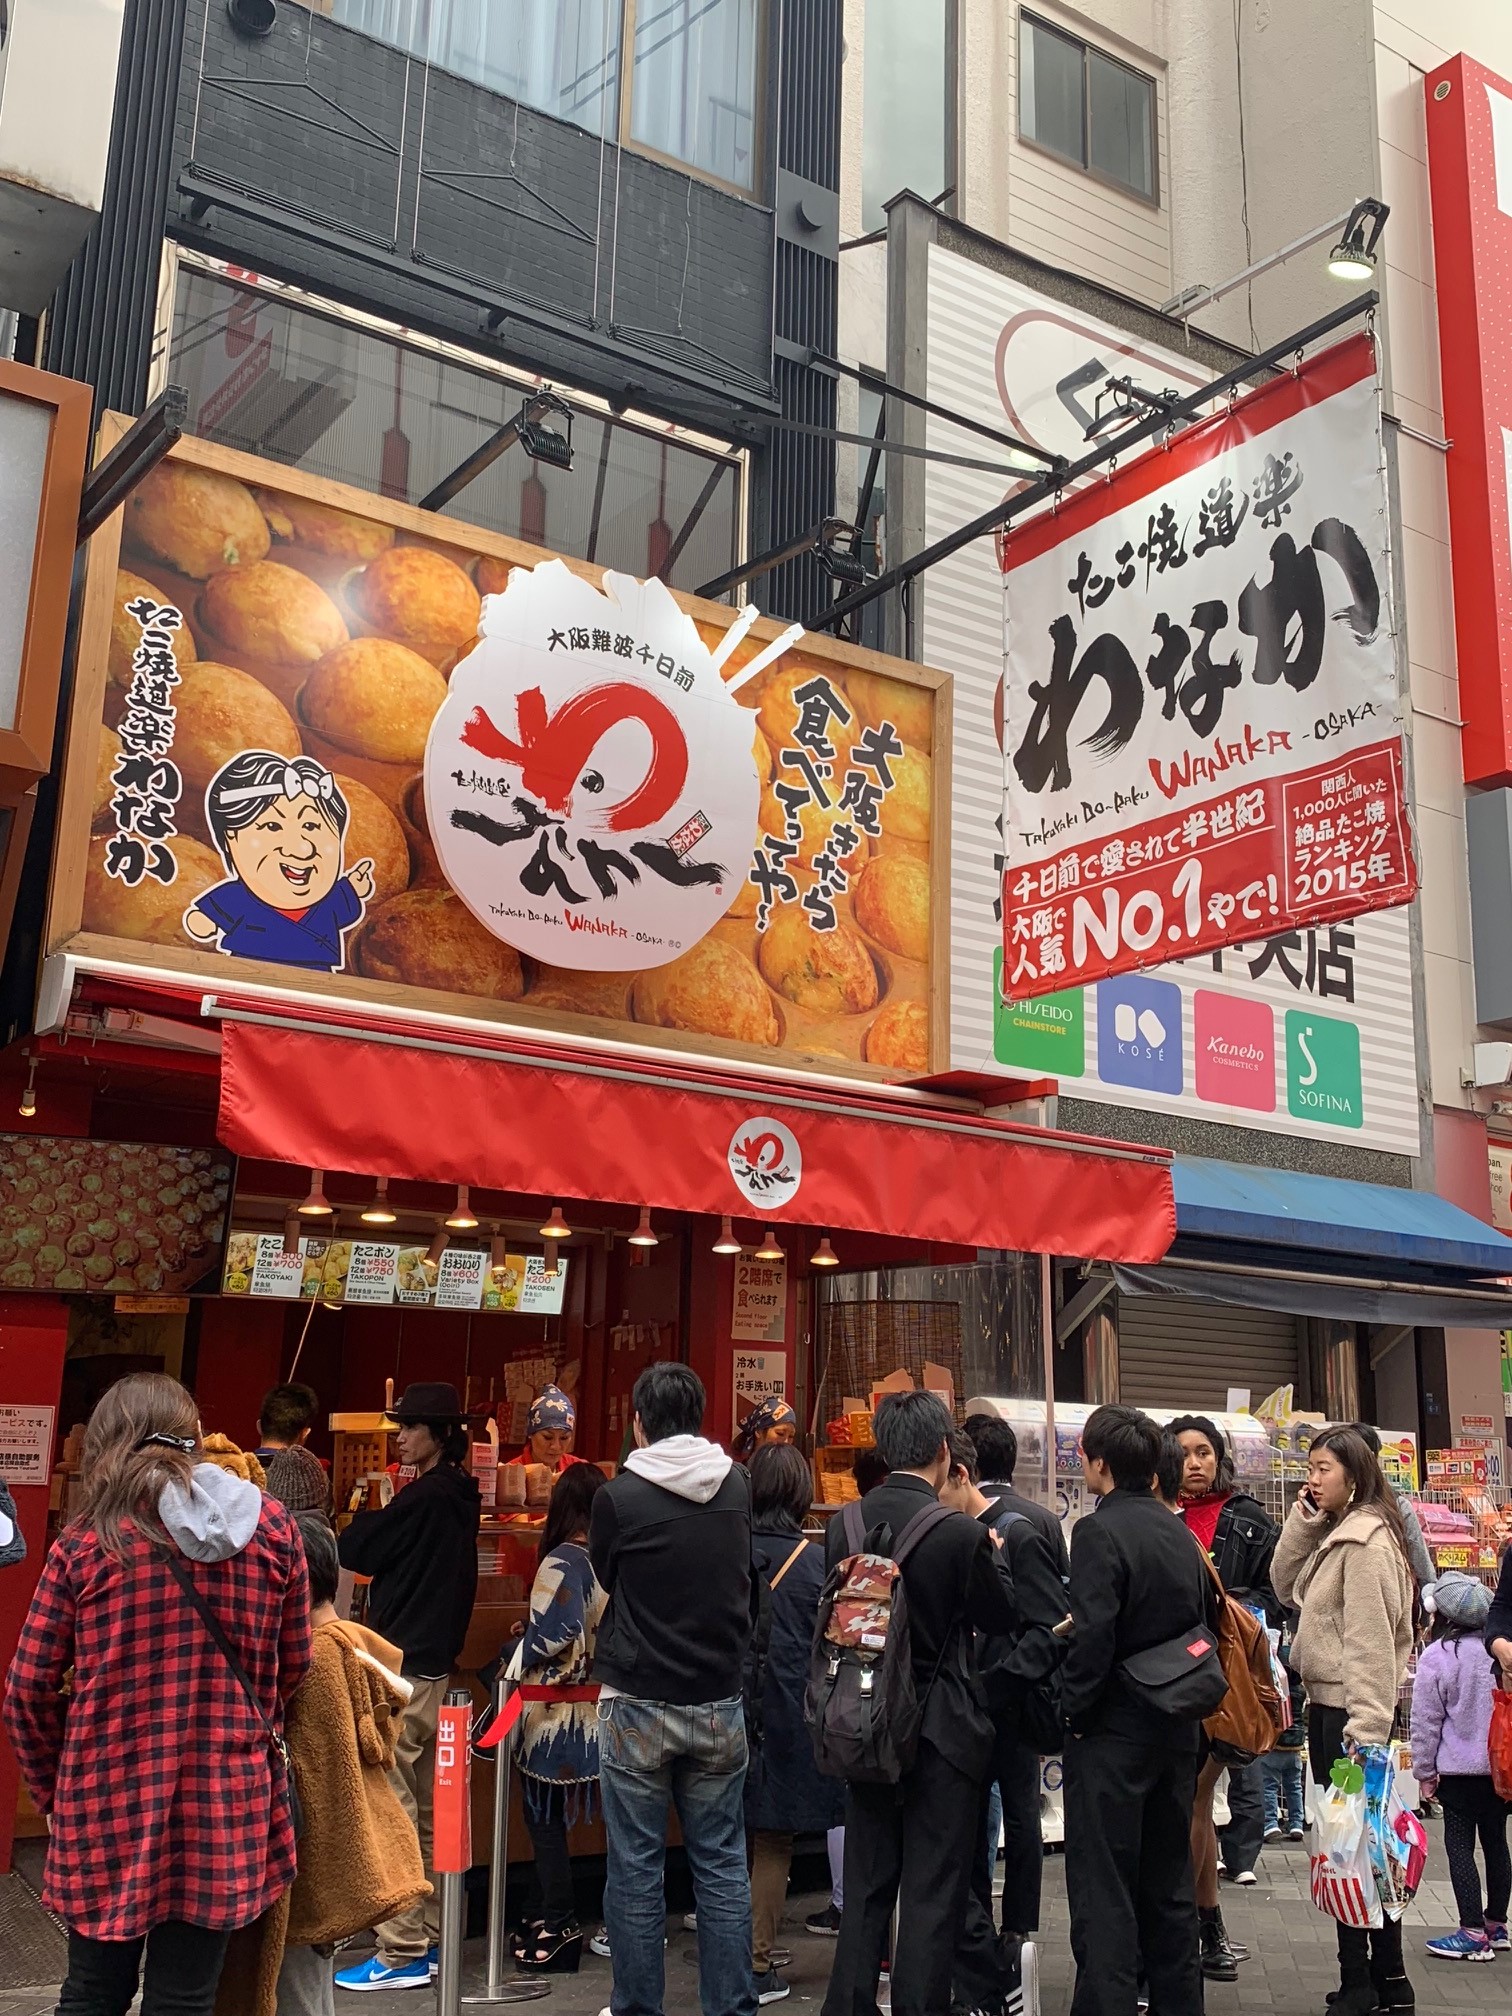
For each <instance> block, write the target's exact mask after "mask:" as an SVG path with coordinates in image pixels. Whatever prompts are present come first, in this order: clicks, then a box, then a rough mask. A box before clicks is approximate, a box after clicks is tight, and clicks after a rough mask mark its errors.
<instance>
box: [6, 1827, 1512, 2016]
mask: <svg viewBox="0 0 1512 2016" xmlns="http://www.w3.org/2000/svg"><path fill="white" fill-rule="evenodd" d="M1429 1832H1430V1836H1431V1837H1432V1854H1431V1857H1430V1861H1429V1871H1428V1880H1427V1881H1426V1882H1425V1883H1424V1885H1423V1888H1422V1890H1421V1891H1420V1892H1419V1894H1418V1897H1417V1899H1416V1900H1415V1902H1414V1903H1413V1904H1412V1906H1411V1907H1410V1908H1409V1911H1408V1914H1407V1921H1406V1929H1407V1962H1408V1967H1409V1970H1410V1972H1411V1974H1412V1978H1413V1982H1414V1984H1415V1986H1416V1989H1417V1999H1418V2007H1419V2008H1420V2009H1428V2010H1478V2009H1487V2010H1490V2009H1494V2010H1496V2011H1497V2012H1498V2016H1505V2011H1506V2010H1507V2008H1508V2006H1509V2002H1512V1954H1504V1955H1502V1956H1500V1957H1499V1958H1498V1959H1497V1960H1496V1961H1495V1963H1494V1964H1492V1965H1490V1966H1476V1965H1466V1964H1463V1963H1451V1962H1448V1961H1443V1960H1430V1959H1429V1958H1428V1957H1427V1955H1426V1954H1425V1953H1424V1952H1423V1950H1422V1947H1423V1940H1424V1939H1425V1938H1427V1937H1429V1936H1430V1935H1431V1934H1433V1933H1435V1932H1440V1931H1446V1930H1448V1929H1449V1928H1451V1927H1452V1926H1453V1925H1454V1924H1455V1922H1456V1917H1455V1910H1454V1897H1453V1893H1452V1892H1451V1890H1450V1888H1449V1882H1448V1873H1447V1870H1446V1867H1445V1864H1444V1859H1443V1853H1442V1848H1441V1846H1440V1839H1439V1827H1438V1824H1437V1823H1433V1824H1432V1825H1431V1826H1430V1829H1429ZM1259 1876H1260V1880H1259V1882H1258V1883H1256V1884H1255V1885H1254V1886H1253V1887H1252V1888H1247V1889H1239V1888H1236V1887H1235V1886H1233V1885H1230V1884H1225V1885H1224V1891H1223V1909H1224V1917H1225V1919H1226V1921H1227V1923H1228V1926H1229V1929H1230V1931H1231V1932H1232V1933H1233V1934H1234V1936H1235V1937H1236V1938H1237V1939H1240V1940H1242V1941H1243V1942H1244V1943H1245V1944H1246V1945H1248V1946H1249V1947H1250V1948H1251V1949H1252V1953H1253V1958H1251V1959H1250V1960H1249V1961H1247V1962H1246V1963H1245V1965H1244V1966H1242V1967H1241V1968H1240V1970H1239V1980H1238V1982H1237V1984H1236V1985H1234V1986H1232V1987H1228V1986H1223V1985H1213V1984H1210V1985H1209V1987H1208V1990H1207V2010H1208V2012H1209V2016H1247V2012H1249V2011H1251V2010H1261V2009H1264V2010H1274V2011H1275V2012H1277V2016H1326V2009H1325V2004H1324V1999H1323V1998H1324V1996H1325V1994H1326V1993H1327V1991H1328V1989H1329V1988H1331V1987H1332V1986H1334V1985H1335V1982H1336V1981H1337V1978H1338V1977H1337V1970H1336V1967H1335V1964H1334V1937H1333V1930H1334V1928H1333V1926H1332V1924H1331V1923H1330V1922H1329V1921H1328V1920H1326V1919H1325V1918H1323V1917H1322V1916H1321V1915H1320V1914H1319V1913H1318V1912H1317V1911H1315V1910H1314V1909H1313V1907H1312V1904H1311V1903H1310V1901H1309V1899H1308V1895H1307V1855H1306V1851H1305V1848H1303V1847H1301V1846H1297V1847H1293V1846H1290V1845H1283V1846H1281V1847H1279V1848H1277V1847H1270V1848H1267V1850H1266V1851H1265V1854H1264V1856H1263V1858H1262V1860H1261V1864H1260V1870H1259ZM825 1901H826V1899H825V1897H824V1896H823V1895H822V1894H819V1893H815V1894H812V1895H805V1896H799V1895H797V1894H796V1893H795V1894H794V1895H791V1896H790V1897H789V1899H788V1905H787V1913H786V1917H785V1920H784V1924H783V1931H782V1942H783V1944H785V1945H786V1946H787V1947H788V1948H789V1949H790V1950H791V1952H792V1956H793V1957H792V1962H791V1964H790V1965H788V1966H786V1967H785V1968H784V1969H783V1973H784V1975H785V1976H786V1978H787V1979H788V1980H789V1981H790V1982H791V1984H792V1990H793V1992H792V1995H791V1996H790V1997H789V1999H788V2001H787V2002H786V2003H784V2004H781V2005H773V2007H774V2009H775V2008H776V2007H778V2006H780V2007H782V2008H784V2009H787V2010H790V2011H792V2016H815V2012H816V2011H817V2009H818V2006H819V2004H820V2002H821V2001H822V2000H823V1998H824V1990H825V1985H826V1982H827V1981H828V1978H829V1969H830V1963H831V1961H832V1959H833V1957H834V1951H835V1948H834V1942H833V1940H828V1939H813V1938H810V1937H809V1936H808V1935H807V1934H806V1933H805V1932H804V1930H803V1920H804V1918H805V1917H806V1916H807V1914H808V1913H809V1912H811V1911H816V1910H818V1909H820V1908H821V1906H822V1905H823V1904H824V1903H825ZM1043 1915H1044V1921H1045V1922H1044V1925H1043V1927H1042V1930H1041V1933H1040V1940H1039V1948H1040V1955H1041V2016H1067V2011H1068V2010H1069V2008H1070V2004H1071V1987H1072V1976H1073V1971H1074V1970H1073V1968H1072V1965H1071V1955H1070V1950H1069V1946H1068V1943H1067V1942H1068V1929H1067V1913H1066V1884H1065V1862H1064V1860H1063V1858H1062V1857H1061V1856H1060V1855H1058V1854H1054V1855H1050V1856H1048V1857H1047V1858H1046V1863H1045V1909H1044V1914H1043ZM667 1929H668V1934H669V1941H670V1943H669V1945H668V1949H667V1993H666V2010H667V2016H698V2010H699V2004H698V1974H697V1959H696V1940H695V1936H694V1935H693V1934H692V1933H690V1932H686V1931H684V1930H683V1925H682V1917H681V1915H680V1914H678V1915H675V1916H673V1917H671V1918H670V1919H669V1920H668V1928H667ZM361 1950H362V1949H361V1948H359V1947H354V1948H353V1949H351V1952H350V1953H349V1954H347V1955H343V1958H344V1959H355V1958H357V1957H360V1953H361ZM484 1960H485V1956H484V1952H483V1945H482V1942H481V1941H480V1940H473V1941H470V1942H469V1943H468V1946H467V1950H466V1958H465V1968H464V1982H463V1994H464V1996H466V1995H469V1994H474V1993H478V1992H479V1991H481V1989H482V1987H483V1985H484V1979H485V1966H484ZM0 1980H3V1960H0ZM609 1987H610V1969H609V1963H608V1961H606V1960H597V1959H594V1958H592V1957H591V1956H589V1955H588V1954H587V1953H585V1954H584V1956H583V1967H582V1972H581V1973H579V1974H577V1975H576V1976H572V1975H557V1976H553V1977H552V1979H551V1994H550V1996H549V1997H548V1998H547V1999H545V2000H544V2001H542V2002H541V2003H539V2004H538V2005H534V2006H537V2007H538V2008H539V2010H540V2016H598V2012H599V2011H600V2010H602V2009H605V2008H607V2006H608V2002H609ZM55 1995H56V1991H55V1990H48V1989H26V1990H15V1991H9V1992H7V1991H4V1990H3V1989H0V2016H50V2012H51V2010H52V2008H53V2005H54V2001H55ZM433 2006H434V2004H433V2000H432V1997H431V1996H430V1995H429V1994H425V1993H421V1992H418V1991H414V1990H411V1991H407V1992H404V1993H396V1992H393V1991H387V1992H382V1993H377V1994H371V1995H365V1996H363V1997H361V1998H360V1999H359V1998H358V1997H356V1996H340V1997H338V2002H337V2009H338V2016H405V2012H406V2011H407V2012H408V2016H424V2012H426V2011H428V2010H430V2009H431V2008H432V2007H433ZM480 2006H481V2005H480Z"/></svg>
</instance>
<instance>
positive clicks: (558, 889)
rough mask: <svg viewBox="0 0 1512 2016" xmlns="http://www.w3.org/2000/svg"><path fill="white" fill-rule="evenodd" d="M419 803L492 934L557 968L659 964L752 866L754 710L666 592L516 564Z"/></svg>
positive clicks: (711, 919)
mask: <svg viewBox="0 0 1512 2016" xmlns="http://www.w3.org/2000/svg"><path fill="white" fill-rule="evenodd" d="M425 798H426V810H427V815H428V818H429V823H430V830H431V833H432V835H433V837H434V840H435V845H436V851H437V854H438V855H439V857H440V861H441V867H442V870H443V872H444V873H445V875H446V878H447V880H448V881H449V882H450V883H451V885H452V887H453V888H454V889H455V890H456V892H457V894H458V895H459V896H460V897H461V898H462V900H463V902H464V903H466V904H467V906H468V908H469V909H470V910H471V911H472V912H473V914H474V915H475V916H476V917H477V918H479V920H480V921H481V922H482V923H484V924H485V925H486V926H487V927H488V929H489V930H490V931H492V932H493V933H494V934H495V935H496V936H497V937H500V938H502V939H504V940H505V942H506V943H508V944H511V945H513V946H515V947H516V949H517V950H519V951H521V952H525V953H528V954H530V955H531V956H532V957H534V958H537V959H540V960H542V961H544V962H545V963H547V964H549V965H553V966H573V967H589V968H594V969H597V970H601V971H616V972H635V971H641V970H644V969H646V968H648V967H654V966H661V965H665V964H666V963H667V962H668V961H670V960H673V959H675V958H677V957H678V955H679V954H680V953H682V952H685V951H687V950H688V949H689V947H690V946H692V945H695V944H697V943H698V941H699V940H700V939H701V938H703V937H705V936H706V935H707V933H708V932H709V931H710V930H711V929H712V928H713V926H714V925H715V924H717V923H718V921H719V919H720V918H721V917H722V916H723V915H724V914H725V912H726V910H728V909H729V907H730V905H731V903H732V902H733V901H734V900H735V897H736V895H737V893H738V892H739V889H740V886H741V882H742V879H743V878H744V876H745V873H746V871H747V868H748V867H749V864H750V860H751V853H752V846H753V842H754V839H755V835H756V823H757V811H758V802H759V784H758V779H757V774H756V764H755V759H754V757H753V755H752V748H751V716H750V714H749V712H747V711H746V710H745V709H743V708H741V707H740V706H739V705H738V704H737V703H736V701H735V699H734V698H733V696H732V695H731V694H730V692H729V691H728V690H727V688H726V686H725V683H724V681H723V679H722V678H721V677H720V674H719V671H718V668H717V667H716V666H715V664H714V662H713V659H712V658H711V656H710V653H709V650H708V647H707V646H706V645H705V644H704V642H703V640H702V639H701V638H700V636H699V634H698V631H697V629H696V628H695V626H694V624H693V622H692V619H691V618H690V617H688V616H686V615H685V614H684V613H683V611H682V610H681V609H680V608H679V607H678V605H677V603H676V601H675V600H674V599H673V597H672V595H671V593H670V592H669V591H668V590H667V589H666V588H665V587H664V586H663V585H662V584H661V582H659V581H650V582H640V581H636V580H633V579H632V578H631V577H629V576H628V575H622V574H606V575H605V576H604V580H603V587H602V589H599V588H595V587H594V586H593V585H592V583H590V582H587V581H584V580H581V579H580V578H579V577H578V576H577V575H575V574H574V573H572V572H571V570H570V569H569V568H567V567H566V566H565V565H564V564H563V563H562V562H561V561H559V560H554V561H547V562H544V563H543V564H542V565H541V566H539V567H536V568H534V569H529V570H527V569H525V568H516V569H515V570H514V571H513V573H512V574H511V576H510V579H509V585H508V587H507V588H506V589H505V591H504V593H503V594H502V595H496V596H490V597H489V598H488V600H487V601H486V602H485V604H484V613H483V626H482V635H481V637H480V639H479V641H478V643H477V644H476V646H475V647H474V648H473V650H472V651H471V652H470V653H469V655H468V656H467V657H466V658H465V659H463V660H462V662H461V663H460V664H459V665H458V666H457V667H456V669H455V670H454V672H453V673H452V677H451V688H450V692H449V694H448V697H447V700H446V702H445V704H444V705H443V706H442V708H441V710H440V712H439V713H438V714H437V716H436V719H435V722H434V723H433V725H432V728H431V734H430V741H429V744H428V745H427V749H426V759H425Z"/></svg>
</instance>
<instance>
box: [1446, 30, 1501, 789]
mask: <svg viewBox="0 0 1512 2016" xmlns="http://www.w3.org/2000/svg"><path fill="white" fill-rule="evenodd" d="M1424 89H1425V91H1426V92H1427V118H1428V177H1429V185H1430V187H1431V189H1432V192H1433V246H1434V264H1435V269H1436V276H1437V297H1438V326H1439V347H1440V350H1441V351H1442V354H1443V357H1444V362H1445V369H1444V374H1443V379H1444V391H1443V399H1444V432H1445V434H1446V435H1447V436H1448V437H1449V440H1450V443H1451V447H1450V450H1449V453H1448V455H1447V456H1446V457H1445V468H1446V470H1447V473H1448V478H1449V529H1450V531H1451V533H1452V534H1453V541H1452V546H1451V554H1452V559H1453V566H1454V635H1455V643H1456V646H1457V656H1458V660H1459V666H1458V670H1459V689H1458V690H1459V707H1460V713H1461V715H1462V716H1463V718H1464V724H1465V725H1464V728H1463V730H1462V732H1461V737H1460V741H1461V747H1462V749H1463V753H1464V764H1465V782H1466V783H1467V784H1512V662H1509V654H1508V649H1507V638H1508V636H1509V634H1512V525H1509V494H1508V486H1509V482H1512V448H1509V443H1512V328H1509V327H1508V323H1507V317H1506V309H1505V301H1506V287H1507V273H1508V271H1509V269H1512V84H1508V83H1505V82H1504V81H1503V80H1502V79H1501V78H1500V77H1498V76H1496V75H1495V74H1494V72H1492V71H1490V70H1486V69H1483V68H1482V66H1481V65H1480V64H1479V63H1475V62H1472V60H1471V59H1470V58H1469V57H1468V56H1455V57H1453V58H1451V60H1450V61H1449V62H1447V63H1445V64H1443V65H1442V66H1441V67H1440V68H1439V69H1437V70H1435V71H1433V72H1432V73H1431V74H1430V75H1429V76H1428V77H1427V78H1426V79H1425V82H1424ZM1451 359H1452V363H1451V361H1450V360H1451Z"/></svg>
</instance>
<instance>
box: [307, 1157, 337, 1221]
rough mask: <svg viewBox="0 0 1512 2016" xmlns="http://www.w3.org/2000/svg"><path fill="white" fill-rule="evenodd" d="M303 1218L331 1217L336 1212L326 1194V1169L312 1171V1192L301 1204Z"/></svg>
mask: <svg viewBox="0 0 1512 2016" xmlns="http://www.w3.org/2000/svg"><path fill="white" fill-rule="evenodd" d="M299 1215H300V1217H301V1218H330V1217H332V1216H333V1215H334V1214H333V1212H332V1210H331V1206H330V1204H329V1202H328V1201H327V1198H326V1194H325V1171H324V1169H312V1170H311V1171H310V1194H309V1196H308V1197H306V1199H305V1200H304V1202H303V1204H301V1205H300V1206H299Z"/></svg>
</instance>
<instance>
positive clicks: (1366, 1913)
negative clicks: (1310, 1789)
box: [1312, 1758, 1383, 1931]
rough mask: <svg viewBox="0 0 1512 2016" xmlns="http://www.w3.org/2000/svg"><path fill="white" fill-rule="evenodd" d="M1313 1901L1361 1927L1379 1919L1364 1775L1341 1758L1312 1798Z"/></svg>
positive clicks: (1344, 1922) (1340, 1919) (1343, 1921)
mask: <svg viewBox="0 0 1512 2016" xmlns="http://www.w3.org/2000/svg"><path fill="white" fill-rule="evenodd" d="M1312 1901H1313V1903H1314V1904H1316V1905H1317V1907H1318V1909H1319V1910H1320V1911H1321V1912H1323V1913H1324V1915H1325V1916H1326V1917H1329V1918H1336V1919H1337V1920H1338V1922H1339V1923H1340V1924H1341V1925H1353V1926H1355V1927H1357V1928H1358V1929H1359V1930H1361V1931H1367V1930H1378V1929H1379V1928H1380V1926H1381V1924H1382V1922H1383V1920H1382V1914H1381V1900H1380V1897H1379V1895H1378V1893H1377V1890H1376V1881H1375V1872H1374V1870H1373V1869H1372V1868H1371V1862H1370V1829H1369V1814H1368V1811H1367V1808H1366V1800H1365V1775H1364V1773H1363V1772H1362V1771H1361V1770H1360V1768H1359V1766H1358V1765H1352V1764H1350V1763H1349V1762H1348V1760H1347V1759H1345V1758H1340V1760H1339V1762H1338V1763H1337V1764H1335V1766H1334V1768H1333V1778H1332V1782H1331V1783H1330V1785H1329V1786H1328V1789H1327V1790H1326V1791H1325V1792H1324V1793H1323V1795H1322V1796H1321V1798H1320V1799H1319V1800H1318V1803H1317V1810H1316V1814H1315V1816H1314V1824H1313V1855H1312Z"/></svg>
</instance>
